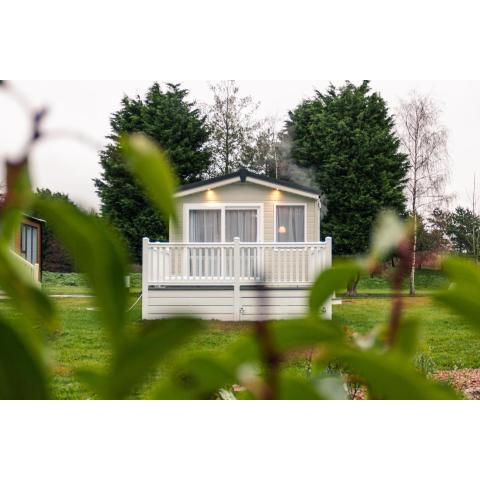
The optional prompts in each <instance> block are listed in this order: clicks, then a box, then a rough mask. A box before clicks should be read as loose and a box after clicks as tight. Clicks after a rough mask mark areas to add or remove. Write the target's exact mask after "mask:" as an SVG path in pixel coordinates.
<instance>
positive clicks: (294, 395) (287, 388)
mask: <svg viewBox="0 0 480 480" xmlns="http://www.w3.org/2000/svg"><path fill="white" fill-rule="evenodd" d="M278 396H279V399H280V400H326V399H327V397H325V396H324V395H322V393H321V391H320V390H319V389H317V388H315V386H314V385H313V384H312V383H311V382H310V381H308V380H302V379H300V378H296V377H293V376H287V375H282V376H281V378H280V385H279V395H278Z"/></svg>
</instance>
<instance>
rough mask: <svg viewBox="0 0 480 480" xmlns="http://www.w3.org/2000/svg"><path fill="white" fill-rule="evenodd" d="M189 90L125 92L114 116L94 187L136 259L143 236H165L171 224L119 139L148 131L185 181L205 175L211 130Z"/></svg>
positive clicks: (105, 212) (176, 87)
mask: <svg viewBox="0 0 480 480" xmlns="http://www.w3.org/2000/svg"><path fill="white" fill-rule="evenodd" d="M187 95H188V91H187V90H185V89H182V88H181V87H180V85H173V84H167V86H166V89H164V90H162V88H161V87H160V85H159V84H158V83H154V84H153V85H152V87H151V88H150V89H149V90H148V92H147V94H146V96H145V98H141V97H139V96H137V97H135V98H129V97H127V96H125V97H124V98H123V99H122V104H121V108H120V110H119V111H118V112H116V113H114V114H113V115H112V117H111V121H110V124H111V128H112V133H111V135H110V136H109V137H108V139H109V140H110V143H109V145H107V147H106V148H105V149H104V150H103V151H102V152H101V153H100V163H101V166H102V168H103V172H102V175H101V178H100V179H96V180H95V186H96V187H97V192H98V194H99V196H100V200H101V208H102V214H103V215H105V216H106V217H108V218H109V219H110V220H111V222H112V223H113V224H114V225H115V226H116V227H117V228H118V229H119V231H120V232H121V233H122V234H123V236H124V237H125V239H126V240H127V242H128V245H129V247H130V250H131V253H132V255H133V258H134V260H137V261H138V260H139V259H140V256H141V242H142V237H144V236H148V237H151V238H153V239H161V240H163V239H165V238H166V235H167V226H166V225H165V222H164V221H163V220H162V219H161V217H160V215H159V214H158V212H157V211H156V210H155V209H154V208H153V207H152V206H151V205H150V204H149V202H148V201H147V199H146V197H145V195H144V194H143V192H142V190H141V188H140V187H139V186H138V184H137V182H136V181H135V180H134V179H133V178H132V176H131V174H130V173H129V171H128V170H127V168H126V166H125V164H124V162H123V159H122V157H121V155H120V154H119V147H118V139H119V137H120V135H121V134H122V133H133V132H143V133H145V134H146V135H148V136H149V137H151V138H152V139H154V140H155V141H157V142H158V143H159V144H160V146H161V147H162V148H163V149H164V150H165V151H166V153H167V154H168V157H169V159H170V161H171V163H172V165H173V167H174V169H175V171H176V173H177V175H178V178H179V179H180V182H181V183H190V182H195V181H198V180H201V179H202V178H203V176H204V174H205V173H206V172H207V170H208V168H209V166H210V163H211V154H210V152H209V150H208V148H207V147H206V143H207V141H208V138H209V133H208V129H207V127H206V122H205V117H204V116H203V115H202V114H201V112H200V111H199V110H198V109H197V108H196V105H195V103H194V102H191V101H189V100H188V99H187ZM159 188H161V186H160V185H159Z"/></svg>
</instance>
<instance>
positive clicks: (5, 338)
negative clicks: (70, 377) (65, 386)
mask: <svg viewBox="0 0 480 480" xmlns="http://www.w3.org/2000/svg"><path fill="white" fill-rule="evenodd" d="M46 384H47V383H46V377H45V373H44V371H43V367H42V361H41V359H40V358H39V357H38V355H36V354H35V353H34V352H33V351H32V348H31V347H29V346H27V345H26V344H25V343H24V341H23V340H22V339H21V337H20V336H19V335H18V333H17V332H16V331H15V330H14V329H13V328H12V327H11V326H9V325H8V324H6V323H4V322H3V321H2V319H0V398H1V399H3V400H5V399H10V400H42V399H46V398H47V397H48V394H47V387H46Z"/></svg>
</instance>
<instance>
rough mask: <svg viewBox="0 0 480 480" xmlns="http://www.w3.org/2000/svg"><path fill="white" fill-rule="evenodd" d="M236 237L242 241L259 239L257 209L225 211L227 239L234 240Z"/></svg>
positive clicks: (227, 240) (228, 240)
mask: <svg viewBox="0 0 480 480" xmlns="http://www.w3.org/2000/svg"><path fill="white" fill-rule="evenodd" d="M235 237H240V241H241V242H256V241H257V210H253V209H252V210H233V209H232V210H230V209H228V210H226V211H225V241H226V242H233V239H234V238H235Z"/></svg>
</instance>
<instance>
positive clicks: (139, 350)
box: [108, 318, 202, 398]
mask: <svg viewBox="0 0 480 480" xmlns="http://www.w3.org/2000/svg"><path fill="white" fill-rule="evenodd" d="M201 325H202V323H201V322H200V321H199V320H195V319H193V318H172V319H169V320H158V321H151V322H150V323H149V324H148V325H147V326H146V327H145V328H144V329H143V331H142V332H141V333H140V334H139V335H136V336H132V337H130V338H129V339H127V340H126V342H125V343H124V344H123V345H122V348H121V349H120V350H119V351H118V352H117V353H116V355H115V357H114V359H113V365H112V368H113V371H112V372H111V375H110V378H109V386H108V388H109V393H108V395H109V397H110V398H123V397H125V396H127V395H128V394H129V393H130V392H131V390H132V389H133V388H134V387H135V386H136V385H137V384H138V383H140V382H141V380H142V379H143V378H144V377H145V375H146V374H147V373H148V372H149V371H150V369H152V368H153V367H155V366H156V365H157V364H158V362H159V361H160V360H161V359H162V358H164V357H165V355H167V353H169V352H171V351H172V350H174V349H175V348H177V347H178V346H179V345H180V344H182V343H184V342H185V341H186V340H187V339H188V338H190V337H191V336H192V335H193V334H194V333H196V332H198V331H199V330H200V328H201Z"/></svg>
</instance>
